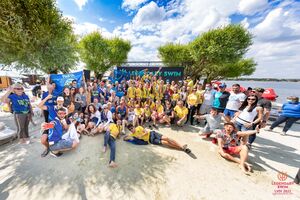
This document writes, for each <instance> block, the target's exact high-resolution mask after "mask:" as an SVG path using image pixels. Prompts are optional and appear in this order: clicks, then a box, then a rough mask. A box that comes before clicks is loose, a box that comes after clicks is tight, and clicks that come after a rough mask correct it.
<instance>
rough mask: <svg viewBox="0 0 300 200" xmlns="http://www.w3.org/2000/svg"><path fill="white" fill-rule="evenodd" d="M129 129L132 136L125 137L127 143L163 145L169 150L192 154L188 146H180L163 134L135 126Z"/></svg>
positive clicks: (130, 126)
mask: <svg viewBox="0 0 300 200" xmlns="http://www.w3.org/2000/svg"><path fill="white" fill-rule="evenodd" d="M128 129H129V130H130V132H131V134H129V135H128V136H126V137H124V140H125V141H129V142H131V143H133V144H145V143H146V144H148V143H150V144H155V145H163V146H167V147H169V148H173V149H177V150H182V151H184V152H186V153H191V150H190V149H189V148H187V145H186V144H185V145H180V144H179V143H178V142H176V141H175V140H173V139H171V138H168V137H166V136H163V135H162V134H160V133H158V132H156V131H148V130H146V129H144V128H143V127H142V126H137V127H134V126H133V125H129V126H128Z"/></svg>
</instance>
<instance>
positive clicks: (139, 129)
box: [129, 126, 150, 142]
mask: <svg viewBox="0 0 300 200" xmlns="http://www.w3.org/2000/svg"><path fill="white" fill-rule="evenodd" d="M145 132H146V134H145ZM143 134H145V135H144V136H143V137H141V138H139V136H141V135H143ZM129 136H131V137H136V138H138V139H141V140H144V141H145V142H149V137H150V131H147V130H145V129H144V128H143V127H141V126H137V127H136V128H135V132H134V133H131V134H130V135H129Z"/></svg>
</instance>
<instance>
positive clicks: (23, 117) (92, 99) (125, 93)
mask: <svg viewBox="0 0 300 200" xmlns="http://www.w3.org/2000/svg"><path fill="white" fill-rule="evenodd" d="M160 69H161V68H160ZM160 69H159V70H160ZM159 70H158V71H157V72H155V73H150V72H148V70H147V69H145V70H142V71H141V72H139V73H138V74H137V75H135V76H123V77H122V76H119V77H116V76H118V74H119V75H120V72H119V73H118V72H117V73H114V75H112V76H111V77H110V78H108V79H106V80H102V79H96V78H91V79H90V80H86V79H82V80H81V81H80V82H78V80H76V79H74V80H71V81H69V83H68V84H66V85H64V87H63V88H62V89H61V91H59V90H58V85H57V83H56V82H55V81H53V80H51V76H50V77H49V78H48V80H46V88H47V91H43V92H42V94H41V101H40V103H39V104H38V108H40V109H41V110H42V112H43V115H44V121H45V122H44V123H42V124H41V144H42V145H43V146H44V147H45V150H44V152H42V154H41V157H45V156H47V155H48V154H49V153H50V154H51V155H52V156H54V157H60V156H61V155H63V153H64V152H65V151H69V150H72V149H75V148H76V147H77V146H78V145H79V144H80V138H82V137H93V136H95V135H97V134H103V137H104V143H103V144H102V145H103V153H105V152H106V151H107V150H108V149H110V159H109V167H112V168H114V167H117V163H116V140H117V139H122V140H123V141H124V142H128V143H131V144H135V145H147V144H154V145H162V146H166V147H169V148H173V149H176V150H181V151H183V152H185V153H187V154H190V153H191V152H192V150H191V149H190V148H189V147H188V144H183V143H182V142H181V141H176V140H174V139H172V138H169V137H166V136H164V135H163V134H162V133H161V132H159V131H158V129H159V127H160V126H164V127H170V128H173V129H180V128H182V127H183V126H197V127H201V129H200V130H201V131H200V132H199V137H203V138H206V139H207V138H211V141H212V142H213V143H214V144H216V145H218V153H219V155H220V156H222V157H223V158H225V159H227V160H231V161H233V162H236V163H238V164H239V166H240V168H241V170H242V171H243V172H244V173H249V172H251V171H252V165H251V164H250V163H248V162H247V157H248V153H249V151H250V150H251V148H252V144H253V143H254V142H255V138H256V135H257V134H258V133H259V132H260V129H261V128H265V127H266V123H267V121H268V120H269V116H270V111H271V108H272V103H271V101H269V100H267V99H264V98H262V94H263V93H264V88H251V87H248V88H247V89H246V90H245V89H244V91H242V90H241V86H240V85H239V84H237V83H236V84H233V85H231V86H227V85H226V83H225V82H219V83H214V82H210V83H204V82H203V81H201V80H197V79H196V80H193V79H192V78H191V77H190V76H187V77H184V78H183V79H181V80H169V79H164V78H163V77H162V76H158V74H159ZM121 74H122V73H121ZM120 77H121V79H120ZM203 84H204V85H203ZM33 92H34V93H37V92H36V91H33ZM2 101H3V102H9V103H10V104H11V108H12V110H13V111H12V112H13V113H14V115H15V121H16V125H17V129H18V135H19V139H20V143H25V144H30V140H29V134H28V125H29V123H30V121H31V119H32V114H33V112H32V106H31V104H30V100H29V97H28V96H27V95H26V94H25V93H24V88H23V87H22V85H21V84H15V85H14V86H13V87H11V88H10V89H9V90H8V91H7V93H6V94H5V95H4V96H3V97H2ZM284 108H287V109H288V111H284V112H283V115H282V116H280V117H279V119H278V120H277V121H276V122H274V123H273V124H272V125H271V126H270V127H269V128H268V130H269V131H272V129H273V128H274V127H276V126H278V124H280V123H283V122H286V125H285V127H284V129H283V132H282V135H286V132H287V131H288V130H289V128H290V127H291V126H292V124H293V123H294V122H296V121H297V120H298V119H299V118H300V114H299V113H300V110H299V108H300V107H299V98H298V97H290V102H289V104H288V105H285V106H284ZM297 109H298V110H297ZM284 110H285V109H284Z"/></svg>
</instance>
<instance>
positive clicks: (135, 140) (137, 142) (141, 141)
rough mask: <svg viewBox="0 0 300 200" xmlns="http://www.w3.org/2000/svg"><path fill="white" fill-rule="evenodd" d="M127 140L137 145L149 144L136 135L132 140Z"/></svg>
mask: <svg viewBox="0 0 300 200" xmlns="http://www.w3.org/2000/svg"><path fill="white" fill-rule="evenodd" d="M126 142H130V143H132V144H136V145H147V144H148V142H146V141H144V140H141V139H138V138H135V137H134V138H133V139H131V140H126Z"/></svg>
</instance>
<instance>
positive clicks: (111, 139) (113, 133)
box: [103, 120, 122, 168]
mask: <svg viewBox="0 0 300 200" xmlns="http://www.w3.org/2000/svg"><path fill="white" fill-rule="evenodd" d="M121 124H122V121H121V120H117V124H115V123H111V124H110V125H109V127H108V128H107V130H106V133H105V135H104V147H103V152H104V153H105V152H106V149H107V145H109V147H110V159H109V167H112V168H114V167H117V164H116V163H115V157H116V139H117V138H118V137H119V134H120V132H121V129H122V126H121Z"/></svg>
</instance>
